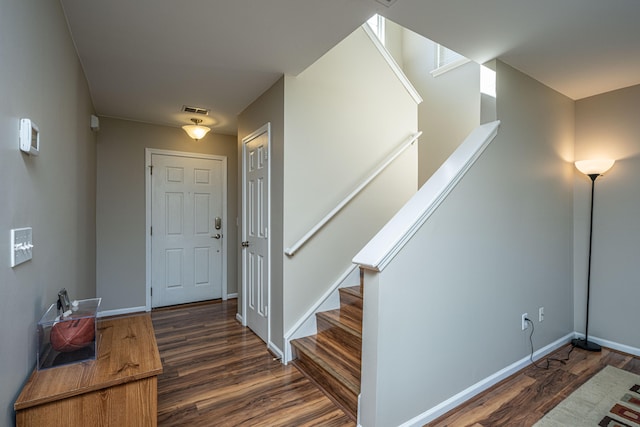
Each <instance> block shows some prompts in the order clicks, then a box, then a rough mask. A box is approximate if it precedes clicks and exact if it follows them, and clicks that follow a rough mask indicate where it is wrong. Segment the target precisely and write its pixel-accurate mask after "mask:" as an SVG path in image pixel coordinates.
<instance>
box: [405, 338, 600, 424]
mask: <svg viewBox="0 0 640 427" xmlns="http://www.w3.org/2000/svg"><path fill="white" fill-rule="evenodd" d="M574 337H575V334H574V333H573V332H572V333H570V334H567V335H565V336H564V337H562V338H560V339H558V340H556V341H554V342H552V343H551V344H549V345H547V346H546V347H543V348H541V349H540V350H538V351H536V352H535V353H533V359H534V360H537V359H540V358H542V357H544V356H546V355H548V354H550V353H552V352H553V351H555V350H557V349H558V348H560V347H562V346H563V345H565V344H566V343H568V342H570V341H571V340H572V339H573V338H574ZM594 342H595V340H594ZM529 364H531V360H530V359H529V356H527V357H524V358H522V359H520V360H518V361H517V362H515V363H512V364H511V365H509V366H507V367H506V368H504V369H501V370H500V371H498V372H496V373H495V374H493V375H490V376H489V377H487V378H485V379H483V380H482V381H479V382H477V383H475V384H474V385H472V386H471V387H469V388H467V389H466V390H463V391H461V392H460V393H458V394H456V395H455V396H452V397H450V398H449V399H447V400H445V401H444V402H442V403H440V404H438V405H436V406H434V407H433V408H431V409H429V410H427V411H425V412H423V413H422V414H420V415H418V416H416V417H413V418H412V419H410V420H408V421H405V422H404V423H402V424H401V425H400V426H399V427H418V426H423V425H425V424H426V423H428V422H430V421H433V420H435V419H436V418H438V417H439V416H441V415H444V414H446V413H447V412H449V411H450V410H452V409H453V408H455V407H457V406H459V405H460V404H462V403H464V402H466V401H467V400H469V399H471V398H472V397H474V396H476V395H478V394H480V393H481V392H483V391H485V390H486V389H488V388H489V387H491V386H493V385H495V384H497V383H499V382H500V381H502V380H503V379H505V378H507V377H509V376H510V375H513V374H515V373H516V372H518V371H520V370H521V369H523V368H525V367H526V366H528V365H529Z"/></svg>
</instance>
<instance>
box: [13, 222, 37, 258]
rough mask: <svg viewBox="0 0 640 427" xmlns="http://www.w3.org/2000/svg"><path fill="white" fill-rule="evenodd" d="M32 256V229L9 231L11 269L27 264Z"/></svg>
mask: <svg viewBox="0 0 640 427" xmlns="http://www.w3.org/2000/svg"><path fill="white" fill-rule="evenodd" d="M32 255H33V229H32V228H31V227H26V228H15V229H13V230H11V267H15V266H16V265H20V264H22V263H23V262H27V261H29V260H30V259H31V258H32Z"/></svg>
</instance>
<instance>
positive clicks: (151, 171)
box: [149, 165, 153, 175]
mask: <svg viewBox="0 0 640 427" xmlns="http://www.w3.org/2000/svg"><path fill="white" fill-rule="evenodd" d="M149 173H150V174H151V175H153V165H149Z"/></svg>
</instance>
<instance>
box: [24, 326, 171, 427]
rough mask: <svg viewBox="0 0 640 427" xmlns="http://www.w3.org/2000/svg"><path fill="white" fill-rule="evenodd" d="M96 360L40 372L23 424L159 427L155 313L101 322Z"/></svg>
mask: <svg viewBox="0 0 640 427" xmlns="http://www.w3.org/2000/svg"><path fill="white" fill-rule="evenodd" d="M97 338H98V351H97V357H96V360H91V361H85V362H81V363H76V364H73V365H66V366H61V367H57V368H51V369H48V370H43V371H37V370H36V371H34V372H33V373H32V374H31V377H30V378H29V380H28V381H27V383H26V384H25V386H24V387H23V389H22V392H21V393H20V396H18V399H17V400H16V402H15V404H14V409H15V410H16V424H17V426H18V427H27V426H29V427H37V426H43V427H52V426H61V427H62V426H64V427H71V426H83V427H86V426H156V425H157V412H158V400H157V399H158V391H157V389H158V387H157V385H158V378H157V376H158V375H159V374H161V373H162V363H161V362H160V354H159V353H158V346H157V344H156V338H155V335H154V331H153V325H152V323H151V317H150V316H149V314H142V315H135V316H128V317H119V318H110V319H100V320H98V337H97Z"/></svg>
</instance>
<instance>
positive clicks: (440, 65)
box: [431, 44, 469, 77]
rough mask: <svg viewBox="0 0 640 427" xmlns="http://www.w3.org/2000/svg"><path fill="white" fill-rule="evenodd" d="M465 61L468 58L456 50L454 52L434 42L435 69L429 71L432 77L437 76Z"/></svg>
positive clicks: (467, 60)
mask: <svg viewBox="0 0 640 427" xmlns="http://www.w3.org/2000/svg"><path fill="white" fill-rule="evenodd" d="M467 62H469V59H467V58H465V57H464V56H462V55H460V54H459V53H458V52H454V51H453V50H451V49H448V48H446V47H444V46H442V45H441V44H436V58H435V64H434V66H435V69H434V70H433V71H432V72H431V75H432V76H433V77H436V76H439V75H440V74H443V73H446V72H447V71H449V70H453V69H454V68H456V67H459V66H461V65H462V64H466V63H467Z"/></svg>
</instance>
